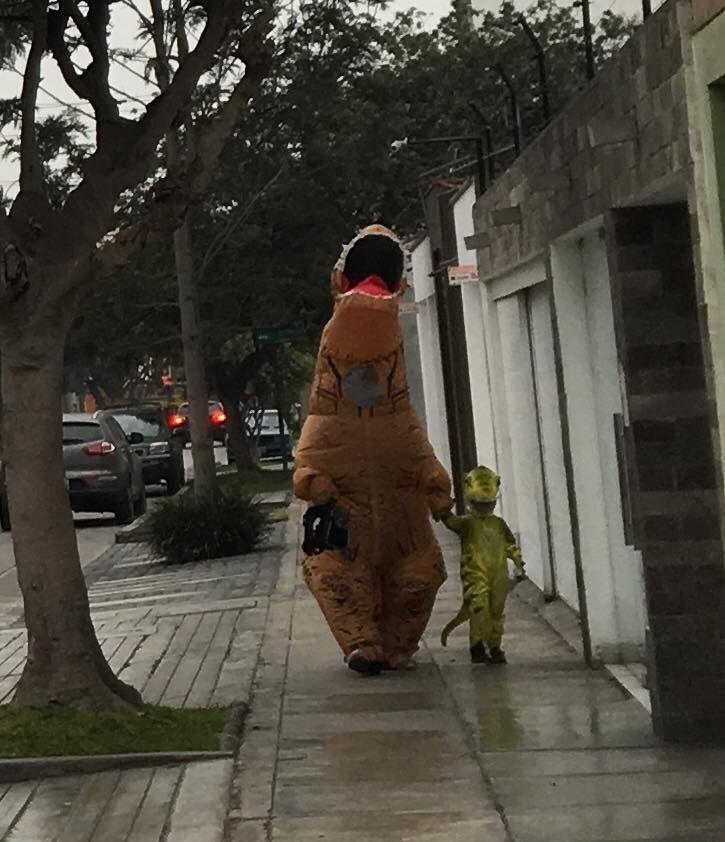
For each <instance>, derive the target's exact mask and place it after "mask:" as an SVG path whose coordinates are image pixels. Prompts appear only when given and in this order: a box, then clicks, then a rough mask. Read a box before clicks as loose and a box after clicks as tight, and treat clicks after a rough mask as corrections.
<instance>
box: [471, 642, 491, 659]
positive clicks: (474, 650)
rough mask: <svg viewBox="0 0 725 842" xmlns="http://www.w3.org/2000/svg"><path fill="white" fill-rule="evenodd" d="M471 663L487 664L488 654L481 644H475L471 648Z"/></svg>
mask: <svg viewBox="0 0 725 842" xmlns="http://www.w3.org/2000/svg"><path fill="white" fill-rule="evenodd" d="M471 663H474V664H487V663H488V652H486V647H485V646H484V645H483V643H476V644H474V645H473V646H471Z"/></svg>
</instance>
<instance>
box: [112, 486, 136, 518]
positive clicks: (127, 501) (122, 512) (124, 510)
mask: <svg viewBox="0 0 725 842" xmlns="http://www.w3.org/2000/svg"><path fill="white" fill-rule="evenodd" d="M114 511H115V513H116V523H117V524H118V526H128V524H129V523H133V521H134V519H135V517H134V505H133V498H132V496H131V489H130V487H129V488H128V489H126V491H125V492H124V494H123V496H121V497H120V498H119V500H118V501H117V503H116V507H115V510H114Z"/></svg>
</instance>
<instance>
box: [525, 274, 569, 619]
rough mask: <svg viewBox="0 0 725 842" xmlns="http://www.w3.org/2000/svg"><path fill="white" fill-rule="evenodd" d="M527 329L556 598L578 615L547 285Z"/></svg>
mask: <svg viewBox="0 0 725 842" xmlns="http://www.w3.org/2000/svg"><path fill="white" fill-rule="evenodd" d="M529 326H530V331H531V345H532V356H533V368H534V380H535V382H536V392H537V395H538V409H539V428H540V433H541V451H542V457H543V463H544V478H545V488H544V490H545V493H546V496H547V503H548V512H547V516H548V521H549V536H550V537H549V540H550V551H551V556H552V565H553V579H554V586H555V589H556V593H557V594H558V596H560V597H561V599H563V600H564V602H566V603H567V604H568V605H569V606H570V607H571V608H573V609H574V610H575V611H578V610H579V593H578V590H577V581H576V561H575V558H574V545H573V543H572V531H571V511H570V502H569V492H568V488H567V484H566V469H565V466H564V448H563V443H562V427H561V415H560V411H559V388H558V383H557V375H556V359H555V353H554V336H553V331H552V315H551V301H550V295H549V290H548V288H547V286H546V285H545V284H538V285H537V286H535V287H531V288H530V290H529Z"/></svg>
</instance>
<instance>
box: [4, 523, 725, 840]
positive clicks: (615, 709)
mask: <svg viewBox="0 0 725 842" xmlns="http://www.w3.org/2000/svg"><path fill="white" fill-rule="evenodd" d="M292 513H293V517H292V519H291V520H290V522H289V524H288V525H287V526H286V531H285V532H284V534H283V533H282V531H281V530H280V531H279V532H278V535H277V544H276V545H275V547H274V548H270V549H269V550H268V551H267V552H265V553H260V554H258V556H254V557H250V559H248V560H247V559H245V560H227V561H221V562H217V563H208V564H205V565H201V566H200V567H199V569H197V568H196V567H195V568H194V570H193V571H190V570H188V569H170V568H161V569H159V568H158V566H157V565H156V564H153V563H147V561H143V554H142V553H141V552H140V549H139V547H137V546H136V547H132V549H124V550H123V551H121V552H117V557H115V563H114V564H112V565H111V566H110V568H109V567H106V568H105V573H103V576H101V577H100V578H99V579H98V582H97V585H96V586H94V587H97V590H96V594H97V598H98V599H99V601H102V600H105V601H106V603H107V604H108V603H114V602H116V601H117V600H122V602H123V605H121V606H120V607H117V608H106V609H103V610H102V611H100V613H96V615H95V616H96V622H97V624H98V632H99V637H100V638H101V640H102V642H103V644H104V645H105V647H106V651H107V652H109V653H110V657H112V659H113V660H114V663H115V664H116V665H117V666H118V667H119V668H122V670H123V671H122V675H123V676H124V677H125V678H127V679H129V680H132V681H133V682H134V683H135V684H136V685H137V686H139V687H142V688H143V689H144V690H145V692H146V694H147V698H151V699H156V700H159V699H162V700H164V701H166V702H168V703H170V704H176V705H190V704H207V703H208V702H209V700H211V701H212V703H219V704H224V703H228V702H230V701H232V700H236V699H244V698H250V699H251V709H250V712H249V716H248V718H247V721H246V726H245V736H244V740H243V744H242V747H241V750H240V753H239V756H238V758H237V759H236V761H231V760H225V761H215V762H212V763H206V764H199V763H197V764H189V765H187V766H177V767H171V768H159V769H147V770H132V771H126V772H122V773H116V772H108V773H103V774H100V775H93V776H90V777H74V778H66V779H62V780H47V781H39V782H33V783H28V784H16V785H14V786H6V787H0V840H4V842H31V841H32V842H62V840H66V839H68V840H71V839H72V840H74V842H76V840H78V842H83V840H86V842H116V841H117V842H313V840H315V842H320V840H323V841H324V840H326V841H327V842H373V840H374V842H716V840H717V842H723V840H724V839H725V775H723V773H722V769H723V768H725V751H723V750H720V749H708V748H706V747H684V746H683V747H674V746H665V745H662V744H660V743H659V742H658V741H657V740H656V739H655V738H654V736H653V734H652V730H651V727H650V721H649V716H648V714H647V713H646V711H645V710H644V709H643V708H642V706H641V705H640V704H639V703H638V702H637V701H636V700H634V699H631V698H630V697H629V696H627V695H626V694H625V693H624V692H623V691H622V690H621V689H620V688H619V686H618V685H617V684H615V683H614V682H613V681H612V680H611V679H610V678H608V677H607V675H606V674H605V673H600V672H592V671H589V670H587V669H586V668H585V666H584V665H583V664H582V663H581V659H580V656H579V655H577V654H576V653H575V652H573V651H572V650H571V649H570V648H569V647H568V646H567V645H566V644H565V643H564V642H563V640H562V639H561V638H560V637H558V636H557V635H556V634H555V633H554V632H553V631H552V630H551V629H550V628H549V627H548V626H547V625H546V624H545V623H544V622H543V621H542V620H541V619H540V618H539V616H538V615H537V614H535V612H534V611H533V610H532V609H531V608H530V607H529V606H528V605H526V604H524V603H523V602H522V601H520V600H517V599H516V597H515V596H514V597H513V598H512V599H511V602H510V605H509V611H508V614H509V616H508V626H507V629H508V634H507V639H506V648H507V652H508V655H509V659H510V663H509V665H508V666H506V667H493V666H472V665H471V664H470V662H469V659H468V649H467V635H466V630H465V628H464V629H460V630H459V631H457V632H456V633H455V634H454V635H453V636H452V638H451V640H450V645H449V647H448V648H447V649H443V648H442V647H441V646H440V644H439V641H438V636H439V633H440V629H441V628H442V627H443V625H444V624H445V623H446V622H447V620H448V619H449V618H450V617H451V616H452V615H453V614H454V613H455V611H456V610H457V608H458V605H459V584H458V581H457V576H456V572H455V568H456V565H457V559H456V553H455V547H454V546H453V545H452V543H450V542H447V544H446V549H447V555H448V561H449V569H450V572H451V574H452V575H451V578H450V580H449V582H448V583H447V584H446V586H445V587H444V588H443V590H442V592H441V595H440V598H439V601H438V603H437V606H436V611H435V614H434V617H433V620H432V622H431V626H430V629H429V633H428V635H427V637H426V639H425V641H424V645H423V647H422V649H421V652H420V653H419V655H418V656H417V659H416V666H415V667H414V668H412V669H409V670H406V671H403V672H399V673H395V674H386V675H384V676H381V677H379V678H375V679H364V678H362V677H360V676H357V675H355V674H353V673H351V672H350V671H349V670H347V669H346V668H345V667H344V666H343V664H342V661H341V657H340V655H339V652H338V650H337V647H336V645H335V644H334V642H333V641H332V638H331V636H330V633H329V631H328V629H327V627H326V626H325V624H324V622H323V620H322V617H321V615H320V613H319V611H318V609H317V606H316V605H315V603H314V601H313V599H312V598H311V596H310V595H309V593H308V592H307V590H306V588H305V587H304V585H303V584H302V582H301V577H300V570H299V563H298V551H297V546H298V540H299V536H298V526H297V523H298V518H299V515H300V513H301V510H300V509H299V507H293V509H292ZM285 547H286V550H285ZM280 557H281V564H279V563H278V562H279V559H280ZM116 564H118V567H116ZM247 564H248V565H249V569H247V567H246V565H247ZM121 565H123V566H121ZM143 571H145V572H148V574H149V576H150V577H151V578H150V579H149V581H148V583H147V584H148V588H145V587H144V577H145V572H143ZM191 579H194V580H195V585H194V599H193V602H191V601H188V600H187V601H186V602H184V603H181V602H179V603H177V602H175V601H171V602H170V601H169V600H167V599H166V598H165V596H164V594H165V593H166V592H167V591H168V592H169V594H172V593H177V594H179V593H181V594H184V593H186V591H187V590H189V589H190V588H189V581H190V580H191ZM109 582H110V583H113V582H115V583H116V585H114V586H111V585H109ZM124 589H126V595H127V597H128V598H127V599H124V598H123V593H124ZM119 594H120V595H119ZM147 598H148V599H147ZM184 599H185V597H184ZM141 600H144V601H143V602H142V601H141ZM177 604H179V605H186V606H187V608H188V610H186V611H182V612H180V613H179V614H176V613H173V611H172V612H171V613H169V607H170V606H175V605H177ZM23 645H24V637H23V635H22V634H20V635H18V634H7V635H2V636H0V689H2V688H4V687H5V686H6V684H4V683H3V682H7V681H8V680H10V679H12V678H13V676H14V675H15V674H16V673H17V671H18V670H19V669H20V668H21V667H22V657H20V658H19V657H18V651H19V650H21V649H22V646H23ZM3 664H7V665H8V666H7V670H9V672H8V671H7V670H6V672H5V673H3V672H2V668H3Z"/></svg>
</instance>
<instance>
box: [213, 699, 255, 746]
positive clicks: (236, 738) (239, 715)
mask: <svg viewBox="0 0 725 842" xmlns="http://www.w3.org/2000/svg"><path fill="white" fill-rule="evenodd" d="M248 713H249V704H248V702H233V703H232V704H231V705H230V706H229V709H228V710H227V721H226V723H225V725H224V729H223V731H222V732H221V734H220V735H219V749H220V751H222V752H224V753H227V754H229V755H230V756H235V755H236V753H237V751H238V750H239V746H240V745H241V743H242V737H243V736H244V723H245V721H246V719H247V714H248Z"/></svg>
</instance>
